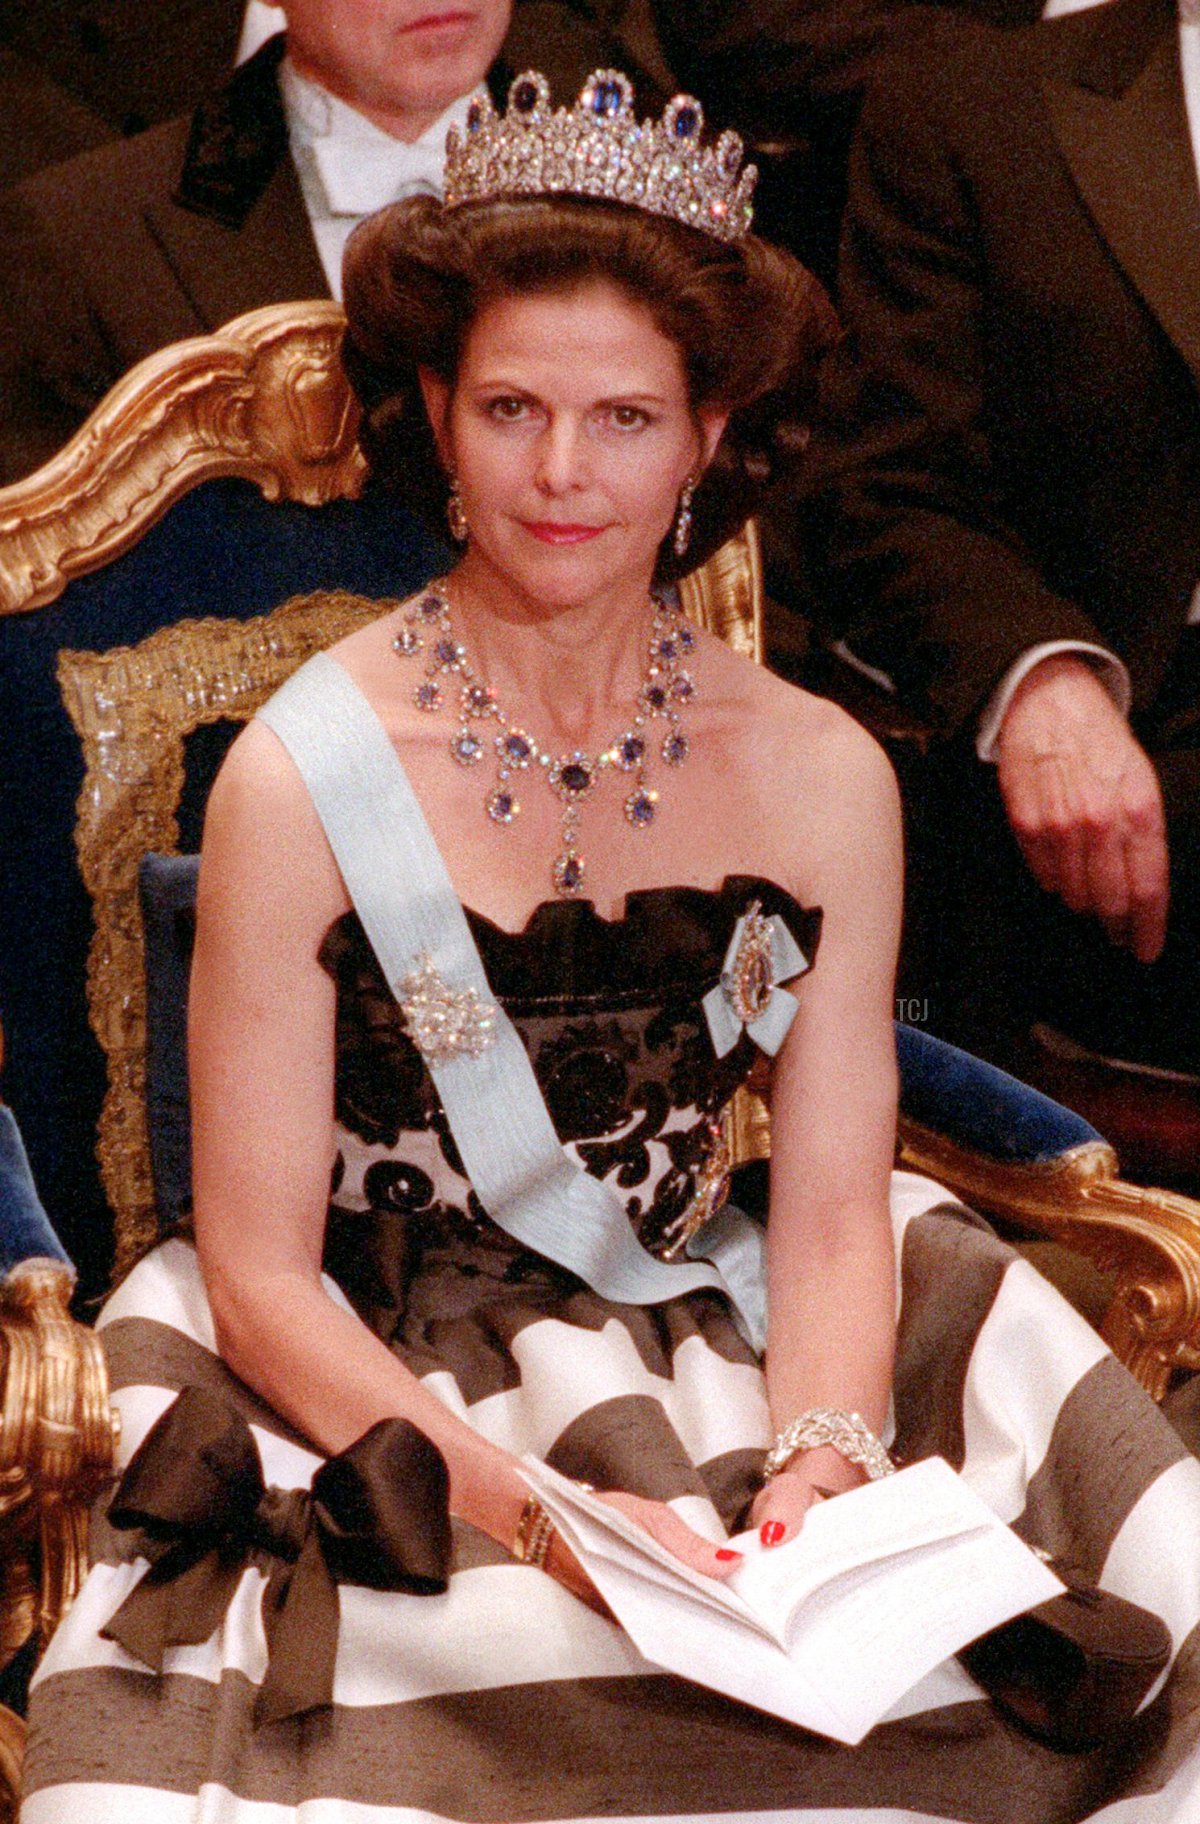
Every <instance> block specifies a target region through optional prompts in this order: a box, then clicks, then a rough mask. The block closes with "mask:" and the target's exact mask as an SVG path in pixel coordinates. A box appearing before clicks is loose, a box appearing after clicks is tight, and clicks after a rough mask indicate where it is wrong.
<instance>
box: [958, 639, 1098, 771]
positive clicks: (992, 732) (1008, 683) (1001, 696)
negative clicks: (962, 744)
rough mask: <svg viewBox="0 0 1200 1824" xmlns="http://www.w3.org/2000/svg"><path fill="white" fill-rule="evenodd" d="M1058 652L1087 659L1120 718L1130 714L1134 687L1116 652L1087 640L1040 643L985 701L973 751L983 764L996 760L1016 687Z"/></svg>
mask: <svg viewBox="0 0 1200 1824" xmlns="http://www.w3.org/2000/svg"><path fill="white" fill-rule="evenodd" d="M1059 652H1076V653H1078V654H1079V655H1080V657H1081V658H1085V659H1089V660H1090V661H1091V664H1092V669H1093V670H1094V671H1095V673H1096V676H1097V677H1098V678H1099V679H1100V682H1101V683H1102V684H1103V685H1104V688H1105V689H1106V690H1107V691H1108V694H1109V696H1110V697H1111V698H1112V700H1113V702H1114V703H1115V704H1116V706H1117V708H1118V709H1119V710H1120V712H1121V714H1122V715H1123V716H1127V715H1128V714H1129V705H1130V704H1131V703H1132V701H1133V687H1132V686H1131V684H1130V682H1129V673H1128V671H1127V670H1126V668H1125V664H1124V662H1123V660H1121V659H1119V658H1118V657H1117V655H1116V653H1115V652H1109V650H1108V648H1107V646H1092V645H1089V644H1088V642H1087V641H1086V640H1043V641H1042V644H1041V645H1040V646H1031V647H1030V648H1029V650H1028V651H1027V652H1023V653H1022V654H1021V656H1020V658H1019V659H1016V660H1015V661H1014V662H1013V664H1011V665H1010V666H1009V668H1008V670H1007V671H1006V672H1005V674H1004V676H1003V677H1002V678H1001V680H1000V682H999V683H998V684H997V686H996V688H995V690H994V691H993V692H992V694H991V696H990V697H989V698H988V701H987V705H986V707H985V709H984V711H983V714H982V715H981V716H980V718H979V728H978V730H977V731H976V735H975V752H976V753H977V754H978V755H979V758H980V759H981V760H984V761H990V762H992V763H993V764H994V763H995V759H996V744H997V742H998V741H999V739H1000V725H1001V723H1002V722H1003V721H1004V718H1005V715H1006V714H1007V712H1008V706H1009V704H1010V703H1011V702H1012V700H1013V696H1014V694H1015V693H1016V689H1017V686H1018V684H1020V683H1021V682H1022V680H1023V679H1024V678H1027V677H1028V676H1029V673H1030V672H1031V671H1032V670H1033V668H1034V666H1035V665H1040V664H1041V662H1042V660H1043V659H1052V658H1053V657H1054V655H1055V654H1056V653H1059Z"/></svg>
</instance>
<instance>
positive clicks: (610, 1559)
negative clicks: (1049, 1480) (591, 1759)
mask: <svg viewBox="0 0 1200 1824" xmlns="http://www.w3.org/2000/svg"><path fill="white" fill-rule="evenodd" d="M523 1468H524V1472H525V1475H526V1477H527V1479H528V1481H529V1483H530V1486H531V1487H532V1488H533V1490H534V1492H535V1493H536V1494H537V1496H538V1498H539V1500H540V1501H541V1502H542V1503H543V1505H544V1506H545V1507H546V1508H547V1509H548V1510H549V1511H550V1513H551V1515H552V1516H553V1518H554V1520H555V1522H556V1524H557V1525H558V1527H559V1530H560V1531H561V1532H562V1534H563V1536H564V1538H565V1540H566V1542H567V1544H568V1545H569V1546H570V1547H571V1549H572V1550H573V1551H574V1552H575V1553H576V1555H577V1556H578V1557H579V1559H580V1560H581V1562H582V1563H583V1565H584V1567H585V1569H586V1570H587V1572H588V1575H589V1576H590V1577H591V1579H592V1581H593V1582H594V1583H595V1585H596V1588H597V1589H598V1590H599V1591H600V1593H601V1595H602V1596H603V1597H604V1599H605V1601H606V1602H607V1603H608V1605H609V1607H610V1608H611V1609H612V1611H613V1613H614V1615H616V1617H617V1619H618V1621H619V1622H620V1623H621V1626H622V1627H623V1628H624V1629H625V1631H626V1633H628V1634H629V1636H630V1638H631V1639H632V1640H633V1642H634V1644H635V1646H637V1648H638V1649H639V1651H640V1652H641V1653H642V1654H643V1655H644V1656H645V1658H646V1659H648V1660H650V1661H651V1662H652V1663H653V1664H654V1665H657V1666H661V1667H662V1668H663V1670H664V1671H667V1672H678V1673H680V1674H682V1676H683V1677H685V1678H690V1679H693V1680H694V1681H695V1682H696V1683H698V1684H702V1685H709V1686H711V1688H712V1689H713V1690H714V1691H722V1692H724V1693H725V1694H726V1695H727V1696H729V1697H735V1698H739V1699H740V1700H741V1701H742V1702H743V1703H746V1704H753V1705H754V1706H755V1707H756V1708H757V1709H759V1710H766V1711H769V1712H770V1713H771V1714H772V1715H774V1716H782V1717H785V1718H787V1720H788V1721H789V1722H793V1723H799V1724H802V1725H803V1727H805V1728H806V1729H813V1730H816V1731H817V1732H818V1733H819V1734H821V1735H827V1736H832V1737H833V1739H834V1740H835V1741H839V1742H847V1743H850V1744H853V1743H855V1742H860V1741H861V1740H862V1738H863V1736H864V1735H866V1734H867V1732H868V1730H870V1729H872V1728H873V1727H874V1726H875V1724H876V1723H877V1722H879V1720H880V1719H881V1718H882V1717H884V1716H885V1715H886V1714H887V1712H888V1711H889V1710H890V1709H891V1708H892V1706H893V1705H894V1704H895V1703H896V1702H897V1701H898V1700H899V1699H900V1698H901V1697H902V1696H903V1695H904V1693H905V1692H906V1691H908V1690H910V1689H911V1688H912V1686H913V1685H915V1684H916V1683H917V1682H918V1681H919V1680H920V1679H922V1678H923V1677H924V1676H925V1674H926V1673H927V1672H930V1671H932V1669H933V1667H934V1666H936V1665H940V1663H941V1662H942V1660H944V1659H947V1658H949V1656H950V1655H951V1654H952V1653H956V1652H958V1650H959V1648H960V1647H964V1646H966V1645H967V1643H968V1642H969V1641H972V1640H975V1639H977V1638H978V1636H979V1635H980V1634H984V1633H986V1632H987V1631H988V1630H989V1629H991V1628H994V1627H998V1626H999V1625H1000V1623H1001V1622H1003V1621H1007V1620H1009V1619H1010V1617H1012V1616H1013V1615H1017V1614H1020V1613H1021V1612H1022V1610H1024V1609H1029V1608H1033V1607H1034V1606H1035V1605H1036V1604H1037V1603H1039V1602H1045V1601H1046V1600H1047V1599H1048V1598H1049V1597H1051V1596H1057V1595H1059V1594H1060V1593H1061V1591H1062V1588H1063V1585H1062V1584H1061V1583H1060V1582H1059V1580H1058V1578H1057V1577H1055V1575H1054V1574H1053V1572H1052V1571H1050V1570H1049V1569H1048V1568H1047V1566H1046V1565H1045V1564H1044V1563H1043V1562H1042V1560H1041V1559H1040V1558H1039V1557H1038V1556H1037V1555H1036V1553H1034V1552H1032V1551H1031V1550H1030V1549H1029V1547H1028V1546H1027V1545H1025V1544H1024V1543H1023V1542H1022V1541H1021V1540H1020V1539H1018V1538H1017V1536H1016V1534H1015V1533H1013V1532H1012V1531H1010V1529H1009V1528H1008V1527H1007V1526H1005V1525H1004V1523H1003V1521H1001V1520H999V1519H998V1518H997V1517H996V1515H995V1514H994V1513H993V1512H992V1510H991V1509H990V1508H989V1507H988V1506H987V1505H986V1503H985V1502H984V1501H982V1500H981V1499H980V1497H979V1496H978V1495H977V1494H975V1493H974V1492H973V1490H972V1489H970V1488H969V1487H968V1486H967V1484H966V1483H965V1482H964V1481H963V1480H962V1478H961V1477H960V1476H958V1475H956V1474H955V1472H954V1471H953V1470H952V1469H951V1468H950V1466H949V1464H948V1463H946V1462H945V1461H944V1460H943V1459H942V1458H941V1457H928V1458H926V1459H925V1460H924V1461H923V1462H920V1463H914V1464H913V1465H912V1466H911V1467H910V1468H908V1469H902V1470H900V1471H899V1472H898V1473H897V1474H896V1475H894V1476H887V1477H885V1478H884V1479H883V1480H882V1481H879V1482H870V1483H868V1484H867V1485H866V1486H865V1487H863V1488H858V1489H854V1490H852V1491H851V1492H850V1493H848V1494H844V1495H839V1496H838V1497H837V1498H836V1500H833V1501H824V1502H819V1503H818V1504H817V1505H816V1506H814V1507H813V1508H811V1509H810V1510H809V1513H808V1515H807V1516H806V1518H805V1522H804V1525H803V1527H802V1528H801V1530H800V1532H799V1533H798V1534H797V1535H796V1537H795V1538H793V1539H789V1540H787V1541H786V1542H785V1543H784V1544H783V1545H778V1546H773V1547H771V1548H770V1549H769V1550H764V1549H763V1548H762V1546H761V1545H760V1543H759V1539H758V1534H757V1533H756V1532H751V1533H744V1534H741V1535H740V1536H739V1537H738V1538H736V1539H735V1540H734V1541H733V1542H732V1543H733V1544H734V1545H736V1546H737V1547H738V1549H739V1550H740V1551H742V1552H743V1553H744V1554H745V1557H744V1560H743V1562H742V1563H741V1564H740V1565H738V1566H737V1568H736V1569H735V1570H734V1571H733V1573H732V1574H731V1575H730V1576H729V1577H728V1578H726V1579H724V1580H717V1579H716V1578H712V1577H706V1576H704V1575H703V1574H701V1573H699V1572H696V1571H691V1570H689V1569H688V1568H687V1567H686V1566H685V1565H683V1564H681V1563H680V1561H679V1560H678V1559H677V1558H674V1557H673V1556H672V1555H671V1553H669V1552H667V1551H666V1550H664V1548H663V1547H662V1546H660V1545H657V1544H656V1543H655V1541H654V1540H653V1539H651V1537H650V1535H649V1534H648V1533H646V1532H645V1531H644V1530H643V1529H642V1528H641V1527H640V1526H638V1525H637V1524H636V1522H634V1521H632V1520H629V1519H627V1518H626V1517H625V1515H623V1514H621V1513H618V1512H617V1510H616V1509H615V1508H613V1507H610V1506H609V1505H608V1504H607V1503H606V1502H604V1501H601V1500H600V1499H598V1498H597V1496H595V1495H593V1494H590V1493H589V1492H588V1491H587V1490H586V1489H584V1488H582V1487H581V1486H580V1484H579V1483H578V1482H570V1481H568V1480H567V1478H566V1477H565V1476H560V1475H558V1474H557V1472H556V1471H554V1470H552V1469H548V1468H547V1467H546V1465H545V1464H544V1463H538V1462H535V1461H534V1460H533V1459H532V1458H527V1459H526V1460H525V1463H524V1465H523Z"/></svg>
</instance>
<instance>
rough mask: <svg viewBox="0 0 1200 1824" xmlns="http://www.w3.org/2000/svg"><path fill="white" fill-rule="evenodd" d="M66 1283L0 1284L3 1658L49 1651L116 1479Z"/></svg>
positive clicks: (37, 1273)
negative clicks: (93, 1525)
mask: <svg viewBox="0 0 1200 1824" xmlns="http://www.w3.org/2000/svg"><path fill="white" fill-rule="evenodd" d="M71 1287H72V1276H71V1273H70V1270H69V1268H67V1267H65V1266H63V1265H61V1264H60V1263H59V1262H57V1261H48V1260H30V1261H23V1262H22V1263H21V1264H20V1265H19V1266H17V1267H14V1268H13V1270H12V1272H11V1273H9V1275H8V1277H7V1278H6V1279H5V1281H4V1283H3V1285H0V1354H2V1359H3V1388H2V1391H0V1654H2V1655H3V1657H4V1658H5V1659H7V1658H8V1657H10V1656H11V1654H13V1653H15V1652H16V1651H17V1650H18V1648H20V1647H21V1646H23V1645H24V1644H25V1642H26V1641H27V1640H28V1639H29V1637H30V1636H31V1635H32V1634H36V1635H37V1637H38V1642H39V1649H40V1648H42V1647H44V1646H45V1645H46V1643H47V1642H48V1641H49V1639H50V1636H51V1635H52V1634H53V1632H54V1630H55V1628H56V1627H57V1626H58V1623H59V1622H60V1621H61V1619H62V1617H63V1616H64V1615H65V1613H66V1611H67V1609H68V1608H69V1607H70V1605H71V1603H72V1602H73V1601H74V1599H75V1596H76V1594H77V1592H78V1590H79V1586H80V1584H81V1583H82V1581H83V1578H84V1575H85V1574H86V1571H87V1524H88V1509H89V1507H90V1505H91V1503H92V1501H93V1500H94V1499H95V1497H96V1495H97V1494H99V1492H100V1490H101V1489H102V1488H103V1487H104V1485H105V1483H106V1482H107V1481H108V1480H109V1479H110V1478H111V1476H112V1474H113V1468H114V1462H115V1450H116V1442H117V1436H118V1429H119V1427H118V1419H117V1416H116V1414H114V1413H113V1412H112V1410H111V1408H110V1406H109V1400H108V1371H107V1368H106V1366H105V1362H104V1356H103V1353H102V1351H101V1347H100V1341H99V1338H98V1337H97V1336H96V1334H95V1332H94V1331H92V1330H89V1329H87V1328H86V1327H85V1326H84V1325H83V1324H79V1323H77V1322H76V1321H75V1320H74V1319H73V1318H72V1316H71V1314H70V1309H69V1302H70V1296H71Z"/></svg>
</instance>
